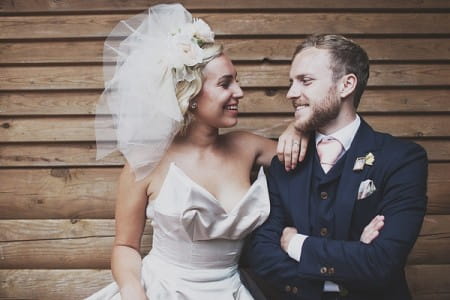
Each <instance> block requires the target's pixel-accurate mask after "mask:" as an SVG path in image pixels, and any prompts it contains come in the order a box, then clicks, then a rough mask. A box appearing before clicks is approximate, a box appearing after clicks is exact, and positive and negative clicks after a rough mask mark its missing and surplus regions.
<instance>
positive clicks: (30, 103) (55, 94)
mask: <svg viewBox="0 0 450 300" xmlns="http://www.w3.org/2000/svg"><path fill="white" fill-rule="evenodd" d="M286 93H287V90H286V89H283V88H280V89H277V88H258V89H248V88H247V89H244V98H243V99H241V100H240V102H239V111H240V112H242V113H274V112H277V113H292V112H293V108H292V103H291V101H289V100H287V99H286ZM100 95H101V91H97V92H95V91H72V92H68V91H20V92H0V107H1V110H0V116H11V115H13V116H33V115H49V116H51V115H61V116H62V115H72V116H73V115H93V114H95V107H96V104H97V101H98V100H99V97H100ZM449 99H450V90H449V89H424V90H415V89H401V90H396V89H381V90H371V89H368V90H366V91H365V92H364V94H363V97H362V100H361V104H360V106H359V107H358V111H359V112H362V113H368V112H370V113H372V112H377V113H396V112H420V113H429V112H438V113H442V112H450V100H449Z"/></svg>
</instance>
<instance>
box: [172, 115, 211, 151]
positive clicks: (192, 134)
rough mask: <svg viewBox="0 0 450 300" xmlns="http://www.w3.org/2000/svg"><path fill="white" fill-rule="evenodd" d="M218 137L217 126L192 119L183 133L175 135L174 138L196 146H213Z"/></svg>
mask: <svg viewBox="0 0 450 300" xmlns="http://www.w3.org/2000/svg"><path fill="white" fill-rule="evenodd" d="M218 138H219V130H218V129H217V128H215V127H211V126H208V125H206V124H201V123H198V122H195V121H193V122H192V123H191V124H189V126H188V128H187V129H186V132H185V134H183V135H179V136H177V138H176V140H177V141H179V142H183V143H187V144H191V145H194V146H196V147H202V148H207V147H209V146H214V145H215V144H216V143H217V141H218Z"/></svg>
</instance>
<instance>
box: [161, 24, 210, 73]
mask: <svg viewBox="0 0 450 300" xmlns="http://www.w3.org/2000/svg"><path fill="white" fill-rule="evenodd" d="M169 39H170V42H169V50H168V55H169V57H170V62H171V67H172V68H173V69H175V71H176V72H175V73H176V78H175V79H176V81H180V80H187V81H191V80H193V79H194V78H193V76H192V75H191V74H190V73H191V72H190V70H189V67H192V66H195V65H196V64H199V63H201V62H202V61H203V58H204V54H203V51H204V50H203V49H202V47H203V45H205V44H209V43H213V42H214V32H213V31H212V30H211V28H210V27H209V25H208V24H206V23H205V22H204V21H203V20H201V19H196V18H194V19H193V21H192V23H187V24H184V26H183V27H182V28H177V29H176V30H175V31H173V32H171V33H170V36H169Z"/></svg>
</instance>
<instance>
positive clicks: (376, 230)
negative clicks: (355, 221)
mask: <svg viewBox="0 0 450 300" xmlns="http://www.w3.org/2000/svg"><path fill="white" fill-rule="evenodd" d="M383 226H384V216H375V218H373V219H372V221H370V223H369V224H368V225H367V226H366V227H364V231H363V232H362V234H361V237H360V238H359V240H360V241H361V242H363V243H364V244H370V243H372V241H373V240H374V239H376V237H377V236H378V235H379V234H380V230H381V229H382V228H383Z"/></svg>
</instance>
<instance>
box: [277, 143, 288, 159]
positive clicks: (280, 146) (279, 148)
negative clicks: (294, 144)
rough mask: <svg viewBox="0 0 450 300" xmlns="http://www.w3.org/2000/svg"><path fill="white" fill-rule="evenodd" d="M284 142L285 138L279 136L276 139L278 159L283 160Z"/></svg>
mask: <svg viewBox="0 0 450 300" xmlns="http://www.w3.org/2000/svg"><path fill="white" fill-rule="evenodd" d="M285 143H286V141H285V139H284V138H282V137H280V138H279V139H278V144H277V156H278V160H279V161H284V144H285Z"/></svg>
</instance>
